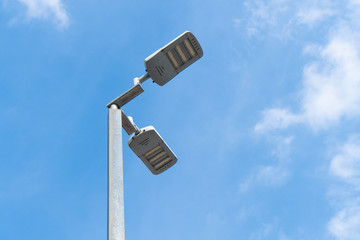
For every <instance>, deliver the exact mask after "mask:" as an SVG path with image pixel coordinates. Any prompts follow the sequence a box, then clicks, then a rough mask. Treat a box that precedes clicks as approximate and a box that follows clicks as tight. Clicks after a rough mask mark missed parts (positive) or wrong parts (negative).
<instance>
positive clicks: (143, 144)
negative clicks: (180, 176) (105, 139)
mask: <svg viewBox="0 0 360 240" xmlns="http://www.w3.org/2000/svg"><path fill="white" fill-rule="evenodd" d="M128 143H129V147H130V148H131V150H133V152H134V153H135V154H136V155H137V156H138V157H139V158H140V159H141V160H142V161H143V162H144V163H145V165H146V166H147V167H148V168H149V170H150V171H151V172H152V173H153V174H156V175H157V174H160V173H162V172H164V171H165V170H167V169H168V168H170V167H171V166H173V165H174V164H175V163H176V162H177V157H176V156H175V154H174V153H173V151H171V149H170V148H169V146H168V145H167V144H166V143H165V142H164V140H163V139H162V138H161V136H160V135H159V133H158V132H157V131H156V130H155V128H154V127H153V126H149V127H145V128H142V129H140V130H139V133H138V134H136V133H134V134H133V136H131V138H130V139H129V142H128Z"/></svg>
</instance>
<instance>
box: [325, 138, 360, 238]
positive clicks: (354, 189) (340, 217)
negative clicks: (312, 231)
mask: <svg viewBox="0 0 360 240" xmlns="http://www.w3.org/2000/svg"><path fill="white" fill-rule="evenodd" d="M329 172H330V174H331V175H332V176H335V177H336V178H337V179H338V180H340V182H338V183H337V185H338V186H337V188H334V187H333V188H332V189H331V190H332V191H331V193H332V197H333V198H334V199H338V205H340V206H341V207H340V210H339V211H338V212H337V213H336V214H335V216H334V217H333V218H332V219H331V220H330V221H329V223H328V226H327V227H328V231H329V232H330V234H332V235H333V236H334V237H335V238H336V239H339V240H355V239H356V240H357V239H360V202H359V200H360V198H359V190H360V187H359V184H360V136H352V137H350V138H349V140H348V141H347V142H346V143H345V144H343V146H342V147H341V148H340V151H339V153H338V154H336V155H335V156H334V158H333V159H332V160H331V163H330V167H329Z"/></svg>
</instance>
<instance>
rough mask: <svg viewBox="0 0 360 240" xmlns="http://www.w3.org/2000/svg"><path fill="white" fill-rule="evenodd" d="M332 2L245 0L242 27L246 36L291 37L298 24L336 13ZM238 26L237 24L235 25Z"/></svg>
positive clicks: (310, 22) (324, 18)
mask: <svg viewBox="0 0 360 240" xmlns="http://www.w3.org/2000/svg"><path fill="white" fill-rule="evenodd" d="M333 5H335V4H334V3H332V2H331V1H329V0H317V1H312V0H305V1H298V2H297V1H289V0H255V1H245V2H244V9H245V14H246V15H247V16H246V21H244V25H245V29H246V31H247V33H248V36H250V37H251V36H257V34H259V33H261V34H264V31H267V30H269V31H267V33H268V34H270V35H273V36H277V37H279V38H281V39H284V38H285V39H286V38H289V37H291V34H292V32H293V30H294V29H296V27H298V25H299V24H305V25H308V26H310V27H312V26H314V25H316V24H317V23H319V22H321V21H324V20H326V19H328V18H329V17H331V16H334V15H336V11H335V10H334V9H335V7H334V6H333ZM234 26H235V27H238V26H239V25H238V24H235V25H234Z"/></svg>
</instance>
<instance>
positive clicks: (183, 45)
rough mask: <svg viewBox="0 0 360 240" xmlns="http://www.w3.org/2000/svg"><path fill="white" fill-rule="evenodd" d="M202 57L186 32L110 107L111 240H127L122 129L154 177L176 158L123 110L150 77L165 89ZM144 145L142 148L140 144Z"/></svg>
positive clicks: (151, 130)
mask: <svg viewBox="0 0 360 240" xmlns="http://www.w3.org/2000/svg"><path fill="white" fill-rule="evenodd" d="M202 55H203V51H202V49H201V46H200V44H199V43H198V41H197V39H196V38H195V36H194V35H193V34H192V33H191V32H185V33H183V34H182V35H180V36H179V37H178V38H176V39H175V40H173V41H172V42H170V43H169V44H168V45H166V46H165V47H163V48H162V49H160V50H158V51H157V52H155V53H154V54H152V55H151V56H149V57H148V58H146V59H145V67H146V71H147V73H146V74H145V75H143V76H141V77H140V78H135V79H134V86H133V87H132V88H131V89H130V90H128V91H127V92H125V93H124V94H122V95H121V96H119V97H117V98H116V99H114V100H113V101H111V102H110V103H109V104H107V107H108V108H109V114H108V240H125V220H124V181H123V152H122V129H121V128H124V130H125V131H126V133H127V134H129V135H130V134H132V133H135V134H134V135H133V136H132V137H131V138H130V139H129V146H130V148H131V149H132V150H133V151H134V153H135V154H136V155H137V156H139V158H140V159H141V160H142V161H143V162H144V163H145V165H146V166H147V167H148V168H149V169H150V170H151V172H152V173H154V174H159V173H162V172H163V171H165V170H167V169H168V168H170V167H171V166H173V165H174V164H175V163H176V161H177V157H176V156H175V154H174V153H173V152H172V151H171V149H170V148H169V147H168V145H167V144H166V143H165V142H164V140H163V139H162V138H161V136H160V135H159V134H158V133H157V131H156V130H155V129H154V127H151V126H150V127H146V128H142V129H138V128H137V126H136V125H135V123H134V122H133V120H132V118H128V117H127V116H126V115H125V114H124V112H123V111H122V110H121V109H120V108H121V107H122V106H123V105H125V104H126V103H128V102H130V101H131V100H132V99H134V98H135V97H137V96H138V95H140V94H141V93H143V92H144V89H143V88H142V87H141V85H140V84H141V83H143V82H144V81H146V80H147V79H148V78H152V80H153V82H155V83H157V84H158V85H160V86H163V85H164V84H166V83H167V82H169V81H170V80H171V79H172V78H174V77H175V76H176V75H177V74H178V73H179V72H181V71H183V70H184V69H185V68H187V67H188V66H190V65H191V64H192V63H194V62H195V61H197V60H198V59H199V58H201V57H202ZM139 144H140V145H142V146H140V145H139Z"/></svg>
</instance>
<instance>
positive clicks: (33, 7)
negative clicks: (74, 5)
mask: <svg viewBox="0 0 360 240" xmlns="http://www.w3.org/2000/svg"><path fill="white" fill-rule="evenodd" d="M18 1H19V2H20V3H22V4H23V5H25V6H26V8H27V11H26V15H27V17H28V18H29V19H52V20H54V21H55V22H56V24H57V25H58V26H59V27H60V28H66V27H68V26H69V17H68V14H67V12H66V10H65V8H64V6H63V4H62V2H61V0H18Z"/></svg>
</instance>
